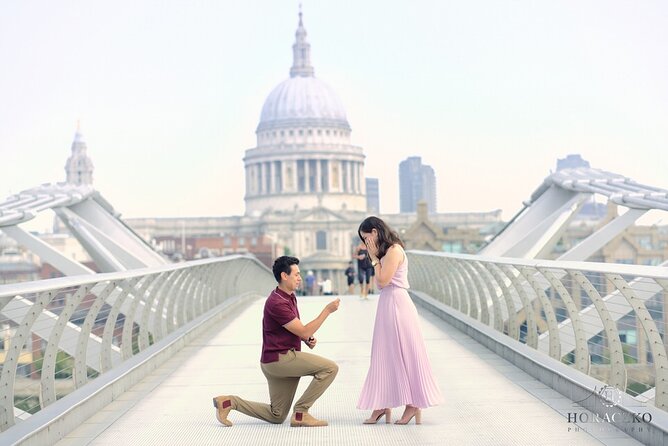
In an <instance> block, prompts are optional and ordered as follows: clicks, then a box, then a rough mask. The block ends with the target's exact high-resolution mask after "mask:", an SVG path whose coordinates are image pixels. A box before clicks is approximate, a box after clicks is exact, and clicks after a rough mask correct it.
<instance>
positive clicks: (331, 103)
mask: <svg viewBox="0 0 668 446" xmlns="http://www.w3.org/2000/svg"><path fill="white" fill-rule="evenodd" d="M292 57H293V62H292V67H291V68H290V78H289V79H287V80H285V81H283V82H281V83H280V84H278V85H277V86H276V88H274V89H273V91H272V92H271V93H269V96H268V97H267V99H266V100H265V101H264V106H262V113H261V115H260V123H259V124H258V126H257V132H258V133H260V132H262V131H265V130H273V129H277V128H286V127H287V128H294V127H333V128H337V129H341V130H347V131H350V125H349V124H348V120H347V119H346V111H345V109H344V108H343V104H342V103H341V100H340V99H339V97H338V96H337V95H336V93H335V92H334V90H333V89H332V87H330V86H329V85H327V84H326V83H324V82H323V81H321V80H319V79H317V78H316V77H315V76H314V71H315V70H314V69H313V66H312V65H311V45H310V44H309V43H308V42H307V41H306V30H305V29H304V24H303V22H302V14H301V12H300V13H299V26H298V27H297V32H296V33H295V43H294V45H292Z"/></svg>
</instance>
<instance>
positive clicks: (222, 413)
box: [213, 395, 234, 426]
mask: <svg viewBox="0 0 668 446" xmlns="http://www.w3.org/2000/svg"><path fill="white" fill-rule="evenodd" d="M213 407H215V408H216V418H218V421H220V422H221V423H222V424H224V425H225V426H232V422H231V421H230V420H228V419H227V415H229V413H230V411H231V410H232V409H234V407H232V399H231V398H230V397H229V396H226V395H221V396H217V397H215V398H214V399H213Z"/></svg>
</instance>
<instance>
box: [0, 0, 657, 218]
mask: <svg viewBox="0 0 668 446" xmlns="http://www.w3.org/2000/svg"><path fill="white" fill-rule="evenodd" d="M298 3H299V2H298V1H285V0H280V1H276V0H264V1H259V0H257V1H256V0H248V1H235V2H233V1H221V0H208V1H191V0H180V1H176V0H171V1H166V0H154V1H149V0H142V1H125V0H121V1H114V2H103V1H91V0H70V1H67V0H60V1H57V2H54V1H46V0H44V1H19V2H3V3H2V4H0V64H1V68H0V123H1V124H0V166H1V168H2V169H1V174H0V199H2V200H4V198H6V197H7V196H8V195H9V194H11V193H16V192H19V191H21V190H24V189H27V188H31V187H34V186H37V185H39V184H41V183H46V182H56V181H64V179H65V171H64V165H65V161H66V160H67V158H68V156H69V155H70V146H71V143H72V139H73V137H74V133H75V129H76V123H77V120H79V119H80V120H81V128H82V133H83V135H84V139H85V141H86V142H87V144H88V151H89V155H90V157H91V158H92V160H93V163H94V165H95V172H94V186H95V187H96V188H97V189H98V190H99V191H100V192H101V193H102V194H103V195H104V196H105V197H106V198H107V199H108V200H109V201H110V202H111V203H112V204H113V206H114V207H115V208H116V209H117V210H118V211H120V212H121V213H122V215H123V216H124V217H152V216H218V215H240V214H243V212H244V203H243V194H244V184H245V183H244V169H243V161H242V158H243V156H244V151H245V150H246V149H248V148H252V147H254V146H255V128H256V126H257V124H258V119H259V116H260V110H261V108H262V104H263V102H264V99H265V98H266V96H267V95H268V94H269V92H270V91H271V90H272V89H273V87H274V86H276V85H277V84H278V83H280V82H282V81H283V80H285V79H286V78H287V77H288V72H289V68H290V66H291V64H292V49H291V46H292V44H293V42H294V32H295V30H296V27H297V12H298ZM303 12H304V25H305V28H306V30H307V32H308V41H309V42H310V43H311V56H312V62H313V65H314V67H315V73H316V76H317V77H318V78H320V79H321V80H323V81H325V82H326V83H328V84H329V85H330V86H332V87H333V88H334V90H335V91H336V92H337V93H338V95H339V97H340V98H341V100H342V102H343V104H344V106H345V107H346V110H347V115H348V120H349V122H350V125H351V127H352V129H353V133H352V143H353V144H354V145H358V146H361V147H363V149H364V151H365V154H366V156H367V159H366V167H365V170H366V175H367V176H369V177H377V178H379V181H380V189H381V212H383V213H391V212H398V210H399V198H398V197H399V193H398V164H399V162H400V161H401V160H403V159H405V158H406V157H408V156H414V155H417V156H422V158H423V162H424V163H426V164H429V165H431V166H432V167H433V168H434V170H435V172H436V177H437V184H438V191H437V194H438V210H439V211H441V212H453V211H490V210H494V209H502V210H503V216H504V218H506V219H508V218H510V217H512V215H513V214H514V213H515V212H517V211H518V210H519V209H520V208H521V203H522V201H523V200H525V199H527V198H528V197H529V195H530V194H531V193H532V192H533V191H534V189H535V188H536V187H537V186H538V185H539V184H540V183H541V182H542V180H543V179H544V178H545V177H546V176H547V175H548V174H549V173H550V170H554V168H555V165H556V160H557V158H563V157H565V156H566V155H568V154H571V153H579V154H581V155H582V156H583V157H584V158H585V159H587V160H588V161H589V162H590V163H591V165H592V167H596V168H600V169H604V170H609V171H612V172H615V173H619V174H623V175H626V176H628V177H630V178H632V179H634V180H636V181H638V182H641V183H644V184H649V185H653V186H657V187H662V188H668V156H666V155H665V153H666V151H667V149H668V50H667V48H668V26H667V25H666V24H667V23H668V2H666V1H663V0H656V1H644V0H643V1H615V0H601V1H586V0H579V1H556V2H555V1H547V0H546V1H502V0H466V1H461V0H460V1H444V0H437V1H407V0H406V1H393V2H387V1H369V0H355V1H352V0H336V1H333V0H332V1H317V2H316V1H312V0H306V1H304V2H303ZM667 220H668V219H667Z"/></svg>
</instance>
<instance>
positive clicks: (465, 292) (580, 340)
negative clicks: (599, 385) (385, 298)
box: [408, 251, 668, 410]
mask: <svg viewBox="0 0 668 446" xmlns="http://www.w3.org/2000/svg"><path fill="white" fill-rule="evenodd" d="M408 257H409V261H410V262H411V268H409V282H410V284H411V288H412V289H414V290H416V291H421V292H423V293H425V294H428V295H429V296H431V297H433V298H434V299H436V300H438V301H440V302H441V303H443V304H445V305H447V306H450V307H452V308H454V309H455V310H458V311H460V312H462V313H464V314H466V315H468V316H469V317H471V318H473V319H476V320H478V321H480V322H482V323H484V324H486V325H488V326H490V327H492V328H494V329H496V330H497V331H499V332H500V333H503V334H505V335H507V336H510V337H512V338H513V339H515V340H517V341H519V342H523V343H525V344H526V345H528V346H530V347H532V348H535V349H537V350H538V351H542V352H544V353H545V354H547V355H549V356H551V357H552V358H554V359H556V360H559V361H562V362H565V363H568V364H571V365H572V366H573V367H574V368H576V369H577V370H579V371H581V372H583V373H586V374H589V375H591V376H594V377H595V378H597V379H600V380H602V381H604V382H606V383H607V384H609V385H611V386H614V387H617V388H619V389H621V390H624V391H626V392H627V393H629V394H630V395H632V396H635V397H637V398H638V399H639V400H641V401H643V402H652V401H653V403H654V405H655V406H656V407H658V408H661V409H663V410H668V356H667V355H666V344H665V343H664V340H663V337H662V336H663V334H665V331H666V328H667V327H668V317H666V311H665V306H666V302H667V298H668V269H666V268H664V267H657V266H641V265H625V264H604V263H594V262H571V261H550V260H527V259H516V258H501V257H486V256H476V255H466V254H448V253H434V252H427V251H409V252H408ZM633 337H635V340H634V339H632V338H633ZM592 358H595V359H596V360H595V361H592Z"/></svg>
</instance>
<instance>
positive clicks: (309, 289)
mask: <svg viewBox="0 0 668 446" xmlns="http://www.w3.org/2000/svg"><path fill="white" fill-rule="evenodd" d="M306 294H308V295H309V296H315V295H316V293H315V274H313V271H310V270H309V272H308V273H306Z"/></svg>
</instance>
